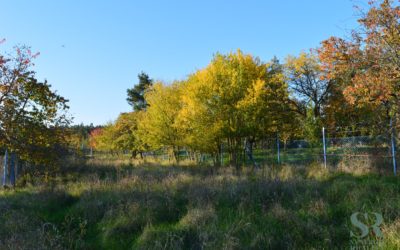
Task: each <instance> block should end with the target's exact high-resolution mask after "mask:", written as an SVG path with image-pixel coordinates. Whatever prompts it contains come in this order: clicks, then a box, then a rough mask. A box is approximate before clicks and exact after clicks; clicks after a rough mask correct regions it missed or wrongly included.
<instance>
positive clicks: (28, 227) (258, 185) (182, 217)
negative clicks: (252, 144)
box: [0, 160, 400, 249]
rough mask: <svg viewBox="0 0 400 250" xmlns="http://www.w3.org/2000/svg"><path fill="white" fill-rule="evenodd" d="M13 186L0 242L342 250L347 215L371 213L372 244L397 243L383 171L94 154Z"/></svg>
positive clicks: (4, 203) (0, 213)
mask: <svg viewBox="0 0 400 250" xmlns="http://www.w3.org/2000/svg"><path fill="white" fill-rule="evenodd" d="M19 183H20V187H18V188H16V189H15V190H2V191H0V249H313V248H314V249H322V248H325V249H333V248H338V249H343V248H349V247H350V245H349V244H350V240H351V238H350V231H355V232H358V231H357V230H358V229H357V228H355V227H354V226H352V224H351V223H350V216H351V214H353V213H354V212H363V213H364V212H377V213H381V214H382V216H383V219H384V223H383V224H382V225H381V229H382V232H383V235H384V238H383V240H382V241H381V242H380V244H381V245H380V247H382V248H384V249H399V248H400V179H399V178H396V177H391V176H384V175H378V174H373V173H363V174H358V175H354V174H349V173H345V172H338V171H330V170H325V169H323V168H321V166H320V165H317V164H311V165H309V166H307V167H292V166H285V165H283V166H268V167H264V168H262V169H258V170H253V169H251V168H248V169H243V170H242V171H241V172H240V173H238V172H235V170H234V169H232V168H226V167H225V168H220V169H216V168H211V167H200V166H180V167H177V166H160V165H156V164H150V163H148V164H142V165H135V164H130V163H129V162H127V161H120V162H117V161H105V160H103V161H98V162H96V161H88V162H85V163H80V164H75V165H71V166H70V167H68V168H65V169H64V170H63V172H62V174H60V175H59V176H58V177H56V178H46V179H33V178H27V177H25V178H22V179H20V180H19ZM370 237H372V238H373V236H372V235H370Z"/></svg>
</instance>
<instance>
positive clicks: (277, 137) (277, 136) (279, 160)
mask: <svg viewBox="0 0 400 250" xmlns="http://www.w3.org/2000/svg"><path fill="white" fill-rule="evenodd" d="M276 147H277V149H278V164H281V146H280V143H279V134H278V133H277V134H276Z"/></svg>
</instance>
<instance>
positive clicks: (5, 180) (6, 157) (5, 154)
mask: <svg viewBox="0 0 400 250" xmlns="http://www.w3.org/2000/svg"><path fill="white" fill-rule="evenodd" d="M7 163H8V151H7V149H6V152H5V153H4V165H3V187H5V186H7V167H8V166H7V165H8V164H7Z"/></svg>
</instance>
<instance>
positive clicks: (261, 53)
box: [0, 0, 366, 124]
mask: <svg viewBox="0 0 400 250" xmlns="http://www.w3.org/2000/svg"><path fill="white" fill-rule="evenodd" d="M354 5H361V6H365V5H366V0H365V1H363V0H358V1H354V0H320V1H318V0H280V1H272V0H264V1H261V0H260V1H252V0H242V1H239V0H237V1H234V0H230V1H229V0H226V1H222V0H197V1H194V0H193V1H191V0H182V1H174V0H169V1H167V0H165V1H150V0H149V1H144V0H143V1H133V0H132V1H128V0H126V1H122V0H97V1H95V0H79V1H78V0H59V1H53V0H47V1H45V0H35V1H29V0H0V16H1V28H0V40H1V39H2V38H6V40H7V41H6V44H3V45H1V47H0V51H2V52H4V51H6V50H9V48H10V47H11V46H13V45H16V44H26V45H29V46H31V47H32V51H34V52H37V51H39V52H40V53H41V55H40V56H39V58H38V59H37V60H36V66H35V70H36V71H37V76H38V78H39V79H40V80H44V79H47V80H48V81H49V83H50V84H51V85H52V86H53V89H56V90H57V91H58V93H60V94H61V95H63V96H64V97H66V98H68V99H69V100H70V106H71V110H70V112H71V114H72V115H73V116H74V117H75V119H74V122H75V123H81V122H83V123H85V124H89V123H94V124H104V123H106V122H108V121H111V120H114V119H115V118H116V117H117V116H118V114H119V113H120V112H126V111H129V110H130V107H129V106H128V104H127V103H126V100H125V99H126V89H127V88H130V87H132V86H133V85H134V84H135V83H136V82H137V74H138V73H139V72H140V71H145V72H146V73H148V74H149V75H150V77H152V78H154V79H156V80H163V81H166V82H169V81H172V80H174V79H183V78H185V77H186V76H187V75H188V74H190V73H192V72H193V71H195V70H196V69H200V68H203V67H204V66H206V65H207V64H208V63H209V61H210V60H211V58H212V56H213V54H214V53H215V52H222V53H226V52H229V51H235V50H236V49H238V48H240V49H241V50H243V51H244V52H245V53H250V54H253V55H255V56H258V57H260V58H261V60H263V61H268V60H270V59H271V58H272V57H273V56H274V55H276V56H277V57H278V58H279V59H280V60H283V59H284V58H285V57H286V56H287V55H288V54H297V53H299V52H301V51H302V50H305V51H306V50H308V49H309V48H312V47H316V46H318V45H319V42H320V41H322V40H324V39H326V38H328V37H330V36H332V35H335V36H345V35H348V34H349V31H350V29H351V28H354V27H356V25H357V24H356V19H357V18H356V15H355V11H354V8H353V6H354Z"/></svg>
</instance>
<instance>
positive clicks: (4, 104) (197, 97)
mask: <svg viewBox="0 0 400 250" xmlns="http://www.w3.org/2000/svg"><path fill="white" fill-rule="evenodd" d="M369 5H370V6H369V8H368V9H367V10H366V11H365V12H362V11H361V17H360V19H359V24H360V25H359V26H360V27H359V28H358V29H356V30H353V31H352V32H351V37H350V38H349V39H344V38H340V37H330V38H328V39H326V40H324V41H322V42H321V44H320V46H319V47H318V48H314V49H311V50H309V51H307V52H303V53H300V54H299V55H296V56H288V57H287V58H286V59H285V61H284V62H283V63H281V62H279V61H278V60H277V59H276V58H273V59H271V60H270V61H268V62H264V61H262V60H261V59H260V58H258V57H256V56H253V55H249V54H246V53H244V52H242V51H241V50H237V51H235V52H231V53H227V54H220V53H217V54H215V55H214V57H213V58H212V60H211V62H210V63H209V64H208V65H207V66H206V67H205V68H203V69H200V70H197V71H196V72H193V73H192V74H190V75H189V76H188V77H187V78H186V79H184V80H181V81H175V82H172V83H168V84H167V83H164V82H160V81H154V80H152V79H151V78H150V77H149V76H148V75H147V74H145V73H141V74H139V83H138V84H137V85H135V86H134V87H133V88H132V89H129V90H128V93H127V94H128V98H127V101H128V103H129V104H130V105H131V106H132V109H133V111H132V112H128V113H122V114H121V115H120V116H119V117H118V119H117V120H116V121H115V122H113V123H110V124H107V125H105V126H99V127H93V126H89V127H87V126H75V127H71V126H70V121H71V118H70V117H69V116H68V113H67V111H68V100H67V99H65V98H63V97H62V96H60V95H59V94H57V93H56V92H55V91H52V90H51V86H50V85H49V84H48V83H47V82H46V81H45V82H40V81H38V80H37V79H36V77H35V72H34V71H32V70H31V67H32V66H33V59H35V57H37V55H38V54H34V53H32V52H31V51H30V49H29V48H28V47H24V46H22V47H21V46H20V47H16V48H15V53H14V54H12V55H9V54H4V55H3V54H0V150H1V151H2V152H4V151H6V150H7V151H8V152H10V153H13V154H18V155H19V157H20V158H22V159H25V160H29V161H31V162H36V163H37V164H52V163H54V162H55V161H56V160H57V159H60V155H62V152H64V151H65V150H66V149H67V148H71V147H73V148H76V149H78V148H82V147H83V146H85V147H88V146H90V147H93V148H94V149H97V150H107V151H120V150H124V151H129V152H131V154H132V156H133V157H140V156H141V155H142V154H143V152H148V151H155V150H158V149H167V150H169V152H170V153H171V155H172V156H174V157H175V158H176V160H179V157H178V155H179V151H180V150H181V149H183V148H184V149H186V150H188V151H190V152H191V153H193V154H194V155H196V154H199V153H208V154H211V155H213V156H214V158H215V161H216V163H217V162H219V160H218V157H220V155H221V144H222V143H224V144H225V145H226V148H225V149H224V150H226V152H229V155H230V161H231V164H232V165H237V164H238V162H239V159H238V157H240V155H239V150H240V148H241V147H242V146H243V145H242V143H243V141H245V142H246V147H247V148H248V150H249V152H250V155H251V151H252V147H253V145H254V144H255V143H256V142H257V141H259V140H260V139H263V138H267V137H276V136H277V135H278V134H279V138H280V139H281V140H282V141H283V142H286V141H288V140H289V139H295V138H307V139H309V140H310V141H317V140H319V138H320V134H321V128H322V127H325V128H326V130H327V131H328V133H329V134H330V135H332V136H345V135H346V134H347V133H348V132H349V131H351V132H354V133H358V134H360V135H364V134H368V135H377V134H383V133H387V132H388V130H389V127H388V124H389V120H391V121H392V123H393V124H396V120H397V117H398V116H396V115H397V113H398V106H399V95H398V94H399V88H400V84H399V83H400V81H399V80H400V79H399V78H400V52H399V51H400V25H399V17H400V8H399V6H398V5H396V4H395V3H394V2H393V1H391V0H381V1H370V2H369ZM2 42H4V40H3V41H0V43H2ZM355 131H356V132H355Z"/></svg>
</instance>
